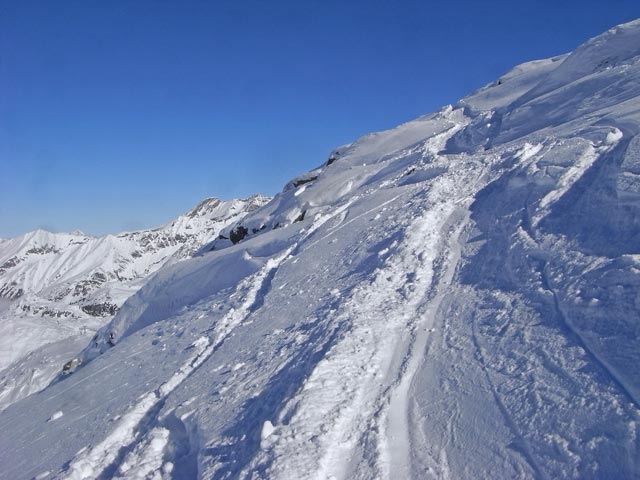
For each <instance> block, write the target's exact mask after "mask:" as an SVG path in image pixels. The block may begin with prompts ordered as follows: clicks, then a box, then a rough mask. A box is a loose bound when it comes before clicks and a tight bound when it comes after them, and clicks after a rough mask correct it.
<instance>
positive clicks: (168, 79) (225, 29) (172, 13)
mask: <svg viewBox="0 0 640 480" xmlns="http://www.w3.org/2000/svg"><path fill="white" fill-rule="evenodd" d="M638 16H640V2H638V0H629V1H627V0H607V1H603V0H598V1H591V0H581V1H564V0H563V1H558V0H555V1H523V2H518V1H514V0H509V1H481V2H479V1H475V0H468V1H466V0H465V1H457V2H435V1H422V2H402V1H385V2H383V1H362V2H359V1H358V2H356V1H353V2H349V1H332V0H324V1H309V2H305V1H282V2H278V1H260V2H258V1H253V2H250V1H240V0H236V1H229V2H225V1H184V0H180V1H178V0H175V1H166V0H156V1H144V0H130V1H118V0H108V1H107V0H104V1H93V0H77V1H72V0H68V1H39V2H34V1H30V0H19V1H18V0H0V237H9V236H15V235H19V234H21V233H24V232H26V231H29V230H33V229H35V228H46V229H50V230H53V231H71V230H74V229H81V230H84V231H85V232H87V233H90V234H105V233H115V232H118V231H121V230H125V229H134V228H142V227H149V226H156V225H159V224H161V223H164V222H166V221H168V220H169V219H171V218H172V217H174V216H176V215H177V214H179V213H181V212H183V211H185V210H187V209H189V208H190V207H191V206H193V205H195V204H196V203H197V202H198V201H199V200H201V199H202V198H204V197H207V196H217V197H221V198H225V199H226V198H232V197H237V196H246V195H249V194H251V193H254V192H262V193H265V194H274V193H276V192H278V191H279V190H280V188H281V187H282V185H283V184H284V183H285V182H286V181H287V180H288V179H289V178H291V177H292V176H293V175H295V174H297V173H300V172H303V171H306V170H308V169H310V168H312V167H315V166H316V165H318V164H320V163H321V162H323V161H324V160H325V159H326V157H327V155H328V154H329V152H330V151H331V149H332V148H333V147H335V146H338V145H340V144H343V143H347V142H349V141H352V140H354V139H356V138H357V137H359V136H361V135H363V134H365V133H368V132H371V131H375V130H381V129H386V128H390V127H393V126H395V125H397V124H399V123H402V122H404V121H407V120H410V119H412V118H415V117H417V116H419V115H422V114H425V113H429V112H431V111H433V110H434V109H436V108H439V107H440V106H442V105H444V104H447V103H453V102H455V101H457V100H458V99H459V98H460V97H462V96H464V95H465V94H467V93H469V92H470V91H471V90H473V89H475V88H478V87H480V86H482V85H484V84H486V83H488V82H490V81H492V80H494V79H495V78H496V77H497V76H499V75H501V74H502V73H504V72H505V71H507V70H508V69H510V68H511V67H512V66H514V65H515V64H517V63H521V62H523V61H527V60H533V59H537V58H543V57H549V56H553V55H557V54H560V53H564V52H566V51H569V50H572V49H574V48H575V47H576V46H577V45H579V44H580V43H582V42H583V41H584V40H586V39H587V38H589V37H592V36H594V35H596V34H598V33H600V32H602V31H604V30H606V29H608V28H610V27H612V26H614V25H616V24H618V23H622V22H625V21H629V20H632V19H634V18H636V17H638Z"/></svg>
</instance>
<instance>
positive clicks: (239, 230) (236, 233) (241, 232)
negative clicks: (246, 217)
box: [229, 225, 249, 245]
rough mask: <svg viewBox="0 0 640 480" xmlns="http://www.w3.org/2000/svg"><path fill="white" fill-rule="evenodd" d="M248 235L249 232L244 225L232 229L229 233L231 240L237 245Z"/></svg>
mask: <svg viewBox="0 0 640 480" xmlns="http://www.w3.org/2000/svg"><path fill="white" fill-rule="evenodd" d="M248 233H249V230H247V229H246V228H245V227H243V226H242V225H238V226H237V227H235V228H233V229H231V231H230V232H229V240H231V243H233V244H234V245H235V244H236V243H238V242H239V241H240V240H242V239H243V238H244V237H246V236H247V234H248Z"/></svg>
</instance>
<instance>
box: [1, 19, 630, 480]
mask: <svg viewBox="0 0 640 480" xmlns="http://www.w3.org/2000/svg"><path fill="white" fill-rule="evenodd" d="M638 32H640V21H636V22H632V23H630V24H627V25H623V26H620V27H617V28H616V29H614V30H612V31H610V32H607V33H605V34H603V35H602V36H600V37H598V38H596V39H594V40H590V41H589V42H587V43H585V44H584V45H583V46H582V47H580V48H579V49H578V50H576V52H574V53H571V54H569V55H564V56H561V57H556V58H554V59H550V60H541V61H535V62H530V63H527V64H524V65H522V66H520V67H516V68H515V69H514V70H513V71H512V72H509V73H507V74H506V75H504V76H503V77H501V78H500V79H499V81H496V82H494V83H492V84H491V85H488V86H486V87H484V88H482V89H480V90H478V91H477V92H475V93H473V94H472V95H470V96H469V97H467V98H465V99H463V100H462V101H461V102H460V104H459V105H457V106H447V107H445V108H443V109H441V110H440V111H438V112H436V113H434V114H431V115H427V116H424V117H421V118H419V119H417V120H414V121H412V122H408V123H406V124H403V125H401V126H399V127H397V128H395V129H392V130H389V131H386V132H379V133H376V134H371V135H367V136H365V137H363V138H361V139H359V140H356V141H355V142H353V143H351V144H349V145H345V146H342V147H339V148H337V149H336V150H334V151H333V152H332V153H331V155H330V157H329V159H328V160H327V161H326V162H324V163H323V164H322V165H321V166H320V167H317V168H315V169H314V170H312V171H310V172H308V173H306V174H302V175H300V176H298V177H296V178H294V179H292V180H291V181H290V182H289V183H288V184H287V185H286V186H285V188H284V189H283V191H282V192H281V193H280V194H279V195H277V196H276V197H275V198H274V199H273V201H272V202H270V203H269V204H267V205H265V206H264V207H262V208H260V209H257V210H255V211H253V212H251V213H250V214H249V215H247V216H246V217H244V218H243V219H241V220H239V221H236V222H233V223H230V224H229V225H227V226H226V227H225V228H224V229H223V230H222V231H221V234H220V236H219V237H218V238H217V239H216V240H215V241H213V242H211V243H210V244H208V245H207V246H206V247H205V248H203V249H202V250H201V251H200V254H199V256H197V257H195V258H192V259H189V260H186V261H184V262H180V263H176V264H173V265H170V266H167V267H165V268H163V269H162V270H160V271H159V272H158V273H157V274H156V275H155V276H154V278H153V279H152V280H150V281H149V282H148V283H147V284H146V285H145V286H144V287H143V288H141V289H140V290H139V292H138V293H137V294H136V295H135V296H133V297H132V298H130V299H129V300H128V301H127V303H126V304H125V305H124V306H123V308H122V309H121V310H120V312H119V313H118V314H117V315H116V316H115V317H114V319H113V320H112V321H111V322H110V323H109V324H108V325H106V326H105V327H104V328H102V329H101V330H100V331H99V332H98V333H97V335H96V337H95V338H94V340H93V341H92V343H91V344H90V345H89V346H88V347H87V348H86V349H85V350H84V352H83V354H82V356H81V357H80V358H81V359H82V363H81V364H80V365H79V366H78V368H77V369H76V371H75V372H74V373H73V374H72V375H69V376H66V377H63V378H60V379H59V380H58V381H56V382H54V383H52V384H51V385H49V386H48V387H47V388H46V389H45V390H44V391H42V392H39V393H37V394H34V395H31V396H29V397H28V398H25V399H23V400H21V401H19V402H17V403H16V404H14V405H12V406H10V407H9V408H7V409H6V410H5V411H4V412H3V413H1V414H0V466H1V467H2V471H3V472H4V474H5V475H6V476H8V478H16V479H20V478H31V477H35V476H38V478H103V479H104V478H163V479H169V478H174V479H187V478H205V479H231V478H247V479H249V478H253V479H255V478H273V479H296V480H297V479H329V478H334V479H352V478H353V479H369V478H394V477H398V478H420V479H431V478H433V479H436V478H437V479H439V478H445V479H446V478H452V479H466V478H468V479H477V478H548V479H552V478H603V479H604V478H606V479H609V478H616V479H618V478H620V479H626V478H638V477H639V476H640V459H638V455H637V452H639V451H640V437H639V426H640V425H639V422H640V374H639V373H638V372H639V371H640V368H638V367H640V333H639V332H640V330H639V328H640V296H639V295H640V294H639V293H638V292H640V289H639V287H640V167H639V165H640V163H639V162H640V160H639V159H640V156H639V155H640V140H638V139H639V138H640V137H639V136H637V135H638V131H639V126H640V113H639V112H640V96H639V94H640V80H638V79H640V56H639V55H638V54H639V53H640V51H639V48H640V47H639V45H640V44H638V43H637V39H638V36H639V35H640V34H639V33H638ZM605 60H606V62H605ZM32 361H35V358H34V359H32ZM27 366H28V363H25V364H24V367H23V368H27Z"/></svg>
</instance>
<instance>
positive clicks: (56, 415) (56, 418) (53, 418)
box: [49, 410, 64, 422]
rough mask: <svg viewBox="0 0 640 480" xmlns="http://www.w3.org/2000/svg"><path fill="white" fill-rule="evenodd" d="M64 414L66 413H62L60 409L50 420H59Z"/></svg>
mask: <svg viewBox="0 0 640 480" xmlns="http://www.w3.org/2000/svg"><path fill="white" fill-rule="evenodd" d="M62 415H64V413H62V410H58V411H57V412H55V413H54V414H53V415H51V418H49V421H50V422H53V421H54V420H58V419H59V418H61V417H62Z"/></svg>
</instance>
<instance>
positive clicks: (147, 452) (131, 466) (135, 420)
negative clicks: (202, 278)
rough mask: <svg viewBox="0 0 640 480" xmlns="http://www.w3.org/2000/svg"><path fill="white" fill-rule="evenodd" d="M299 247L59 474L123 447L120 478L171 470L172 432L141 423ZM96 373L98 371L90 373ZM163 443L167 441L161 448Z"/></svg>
mask: <svg viewBox="0 0 640 480" xmlns="http://www.w3.org/2000/svg"><path fill="white" fill-rule="evenodd" d="M357 198H358V197H357V196H354V197H353V198H352V199H350V200H349V201H347V202H345V204H343V205H342V206H340V207H338V208H336V209H334V211H332V212H331V213H330V214H324V215H322V214H319V215H317V216H316V218H315V219H314V222H313V223H312V225H311V226H310V227H309V228H308V229H307V230H306V231H304V232H303V235H302V238H301V240H304V239H306V238H308V237H309V236H311V235H312V234H313V233H314V232H315V231H316V230H317V229H318V228H320V227H321V226H322V225H324V224H325V223H326V222H328V221H329V220H331V219H334V218H335V217H339V216H340V215H344V213H345V212H347V211H348V208H349V206H350V205H351V204H352V203H353V202H354V201H356V200H357ZM299 245H300V241H298V242H295V243H293V244H292V245H291V246H289V247H288V248H287V249H286V250H285V251H284V253H281V254H280V255H278V256H276V257H274V258H270V259H269V260H267V262H266V264H265V266H264V267H262V268H261V269H260V270H259V271H258V272H257V273H255V274H253V275H252V276H250V277H249V278H247V279H245V280H244V281H242V282H241V284H240V285H239V286H238V288H237V289H236V291H237V292H238V291H240V292H242V291H245V292H246V293H245V299H244V301H243V304H242V306H241V308H239V309H237V310H235V309H233V308H232V309H231V310H230V311H229V312H228V313H227V314H226V315H225V316H224V317H223V318H222V319H221V320H220V321H218V322H217V324H216V325H215V327H214V328H213V329H211V330H209V331H206V332H204V333H205V334H206V333H210V332H211V333H212V335H211V337H209V336H206V335H205V336H202V337H200V338H199V339H198V340H196V342H194V344H193V345H192V346H193V347H194V349H195V353H194V354H193V355H192V356H191V357H190V359H189V360H188V361H187V362H185V363H184V364H183V366H182V367H181V368H180V369H179V370H178V371H177V372H175V373H174V374H173V376H172V377H171V378H170V379H169V380H168V381H167V382H165V383H163V384H162V385H160V387H158V388H157V389H156V390H154V391H153V392H148V393H146V394H144V395H142V396H141V397H140V399H139V400H138V402H137V403H136V404H135V405H134V406H133V407H131V408H130V409H129V410H128V411H127V412H126V413H125V414H124V415H123V416H122V417H121V418H120V419H119V420H118V422H117V424H116V426H115V427H114V429H113V430H112V431H111V433H110V434H109V435H107V437H106V438H105V439H104V440H102V441H101V442H100V443H98V444H97V445H95V446H93V447H89V448H86V449H82V450H80V451H79V452H78V453H77V454H76V456H75V458H74V459H73V460H72V461H71V462H70V464H69V467H68V468H67V469H66V471H65V472H64V474H62V475H61V478H64V479H65V480H88V479H92V478H97V477H99V476H100V475H101V474H102V473H103V472H105V471H107V470H108V469H110V468H112V467H113V466H114V465H113V464H114V462H115V461H117V458H118V456H119V455H121V452H122V451H123V450H128V451H129V453H128V454H127V456H126V458H125V459H124V461H123V462H122V463H121V464H120V466H119V468H118V470H117V471H118V472H119V474H120V475H123V477H122V478H150V476H151V475H155V474H158V475H160V471H161V470H162V469H165V470H167V468H168V470H167V471H165V473H166V474H169V473H170V467H167V466H166V465H163V464H162V456H161V452H162V448H164V445H166V443H167V442H168V433H165V432H167V431H166V429H162V428H153V429H151V430H150V431H148V432H147V433H144V432H143V431H142V430H143V428H142V423H144V419H145V417H146V416H147V415H149V413H150V412H151V411H152V410H153V408H154V407H156V406H157V405H158V404H160V403H161V402H162V401H164V399H166V397H167V396H168V395H169V394H170V393H171V392H172V391H174V390H175V389H176V388H177V387H178V386H179V385H180V384H181V383H182V382H184V380H186V378H187V377H189V376H190V375H191V374H192V373H193V372H194V371H195V370H196V369H197V368H198V367H199V366H200V365H202V364H203V363H204V362H205V361H206V360H207V359H208V358H209V357H210V356H211V354H212V353H213V352H214V351H215V350H216V348H218V347H219V346H220V345H221V344H222V342H224V340H225V338H227V337H228V336H229V334H230V333H231V332H232V331H233V330H234V329H235V328H236V327H237V326H238V325H240V324H241V323H242V322H244V321H245V320H246V319H247V318H248V317H249V316H250V315H251V312H252V310H253V306H254V305H255V304H256V302H257V301H258V297H259V295H260V294H261V295H264V294H265V293H264V292H262V290H263V287H264V284H265V283H266V282H267V281H268V280H269V279H270V278H271V277H272V276H273V274H274V272H275V271H277V269H278V267H279V266H280V265H281V264H282V263H283V262H284V261H286V260H287V259H289V258H291V257H292V255H295V252H296V250H297V248H298V247H299ZM261 292H262V293H261ZM105 368H107V367H105ZM98 373H99V371H98V372H95V373H94V374H92V375H91V376H95V375H97V374H98ZM85 379H86V378H83V379H82V380H85ZM162 442H164V443H163V444H162V446H161V443H162Z"/></svg>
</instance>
